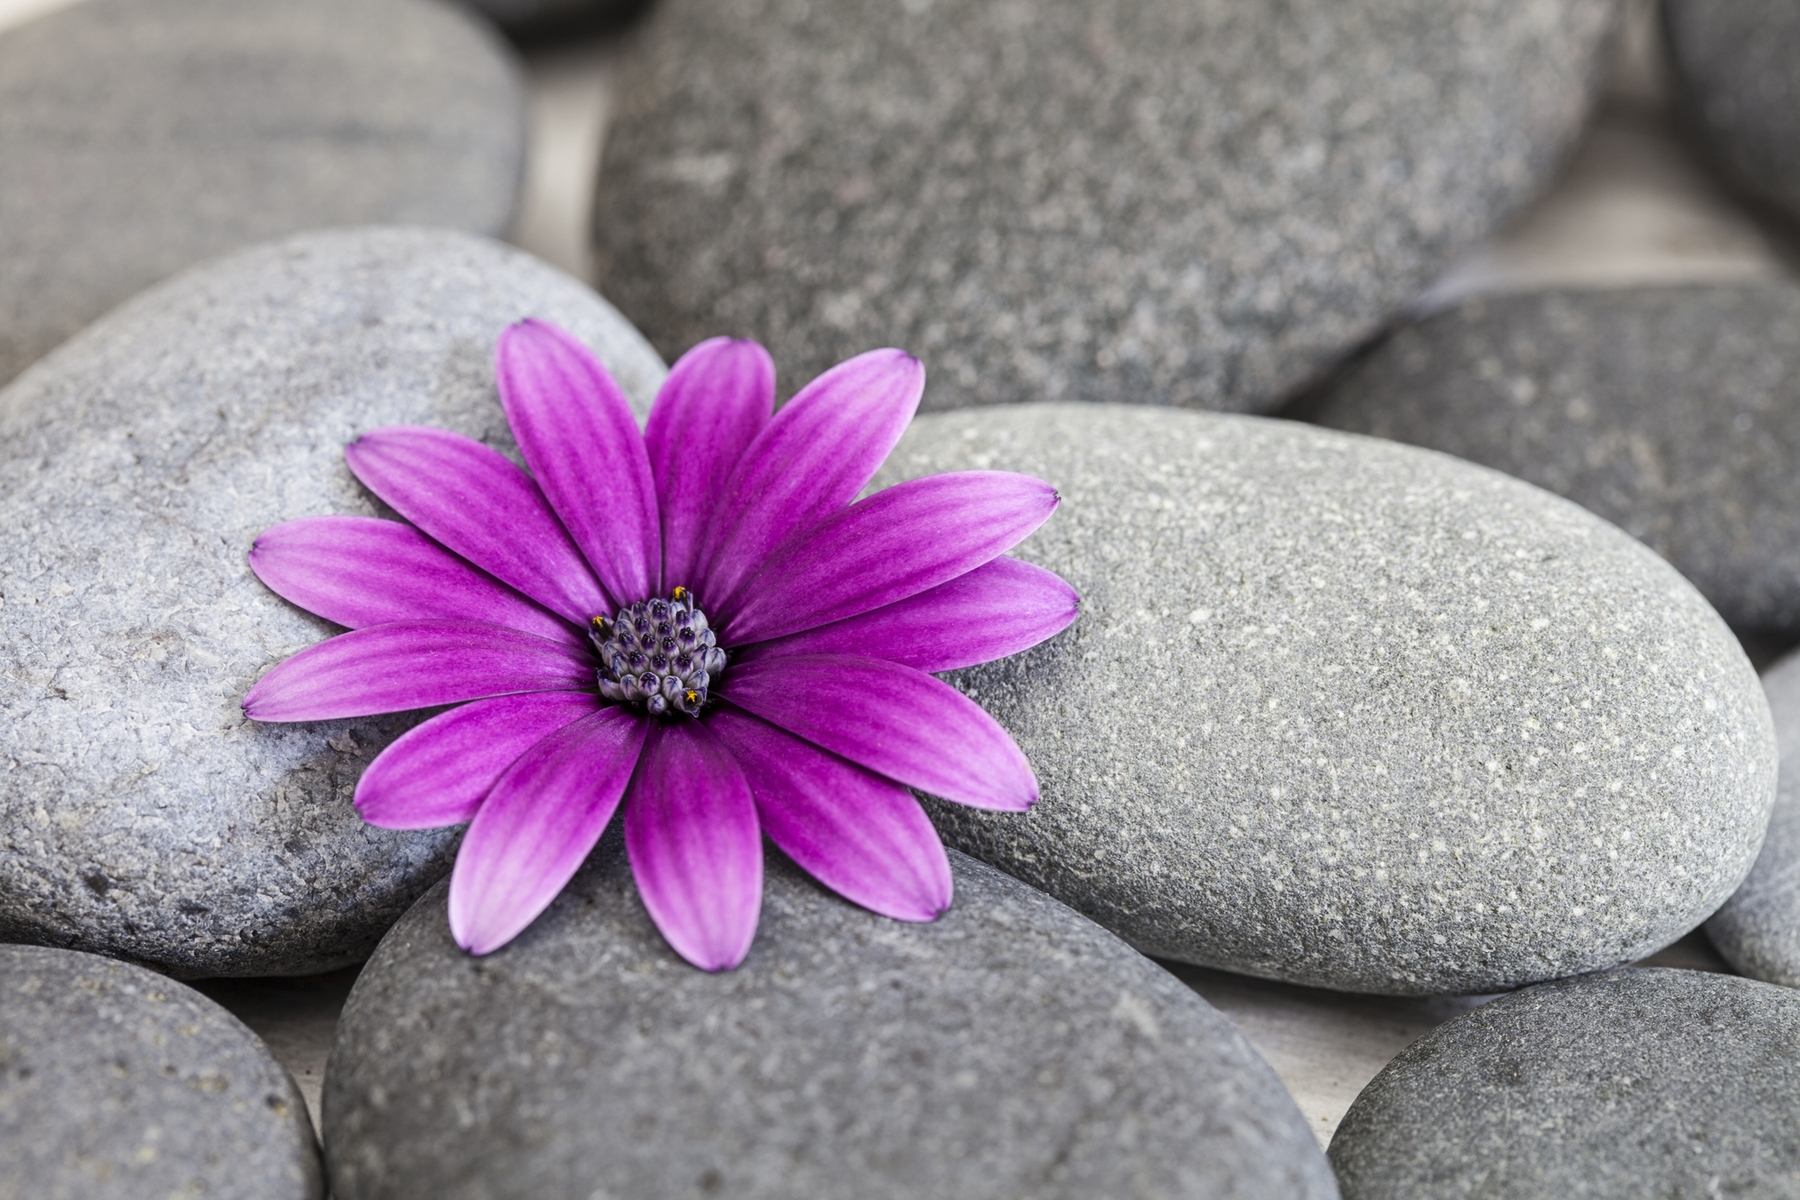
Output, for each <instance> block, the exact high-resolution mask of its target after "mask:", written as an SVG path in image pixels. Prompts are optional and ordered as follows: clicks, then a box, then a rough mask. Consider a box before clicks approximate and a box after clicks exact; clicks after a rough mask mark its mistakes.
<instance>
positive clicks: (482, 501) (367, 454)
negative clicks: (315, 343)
mask: <svg viewBox="0 0 1800 1200" xmlns="http://www.w3.org/2000/svg"><path fill="white" fill-rule="evenodd" d="M344 458H345V460H346V461H347V462H349V464H350V469H351V470H352V471H353V472H355V474H356V477H357V478H358V479H360V480H362V481H363V484H364V486H366V487H367V488H368V489H369V490H370V491H371V492H374V493H375V494H376V495H377V496H379V497H381V498H382V500H384V501H386V502H387V504H388V505H390V506H391V507H392V508H393V509H394V511H396V512H398V513H399V514H400V515H401V516H403V517H405V518H406V519H407V520H409V521H411V522H412V523H413V524H414V525H417V526H418V527H419V528H420V529H422V530H424V531H425V533H427V534H428V535H430V536H431V537H432V538H434V539H435V540H436V541H438V542H439V543H441V544H442V545H443V546H444V547H445V548H446V549H448V550H450V551H452V552H454V553H456V554H460V555H461V556H462V557H464V558H466V559H468V560H469V561H470V562H472V563H474V564H475V565H476V566H478V567H480V568H481V569H482V570H484V571H486V572H487V573H488V574H490V575H492V576H493V577H494V578H496V579H498V580H500V581H501V582H502V583H509V584H511V585H512V586H513V587H515V588H518V589H519V590H520V591H521V592H524V593H525V594H526V595H527V596H529V597H531V598H532V599H533V600H536V601H537V602H538V603H539V604H542V605H543V606H544V607H545V608H548V609H549V610H550V611H552V612H555V613H560V614H561V615H562V616H565V617H567V618H568V619H569V620H571V621H573V622H575V623H576V624H577V625H581V626H583V627H585V626H586V625H587V623H588V621H589V620H590V619H592V618H593V617H595V616H598V615H600V614H602V613H611V612H612V611H613V609H612V606H611V605H610V604H609V603H608V602H607V600H606V593H605V592H604V591H602V590H601V588H600V581H599V580H597V579H595V578H594V573H593V571H591V570H589V568H588V565H587V563H586V561H584V560H583V559H582V557H581V552H580V551H579V550H577V549H576V548H575V543H574V542H572V541H570V540H569V535H568V533H567V531H565V530H564V529H563V527H562V523H561V522H560V521H558V520H557V519H556V514H555V513H553V512H551V511H550V504H549V502H548V501H546V500H545V499H544V495H543V493H542V492H540V491H538V487H537V484H535V483H533V482H532V481H531V476H529V475H527V474H525V472H523V471H521V470H519V468H518V467H517V466H515V465H514V464H513V463H512V462H511V461H510V460H509V459H507V458H506V456H505V455H503V454H501V453H500V452H499V451H498V450H494V449H491V448H489V447H487V446H484V445H482V444H481V443H480V442H477V441H475V440H474V439H472V438H466V437H464V436H462V435H461V434H460V433H451V432H450V431H449V430H447V429H433V428H431V427H430V426H426V425H392V426H389V427H388V428H386V429H375V430H371V431H370V432H368V433H365V434H363V435H362V437H360V438H358V439H357V440H356V441H354V442H352V443H350V445H349V447H348V448H346V449H345V451H344Z"/></svg>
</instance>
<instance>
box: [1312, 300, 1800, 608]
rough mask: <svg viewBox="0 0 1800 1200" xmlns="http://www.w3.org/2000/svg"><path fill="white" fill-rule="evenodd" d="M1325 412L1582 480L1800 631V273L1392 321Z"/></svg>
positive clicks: (1694, 570)
mask: <svg viewBox="0 0 1800 1200" xmlns="http://www.w3.org/2000/svg"><path fill="white" fill-rule="evenodd" d="M1311 415H1312V416H1313V418H1314V419H1315V420H1317V421H1319V422H1320V423H1321V424H1324V425H1328V426H1332V427H1335V428H1338V429H1347V430H1351V431H1353V432H1356V433H1369V434H1374V435H1376V436H1377V437H1385V438H1394V439H1397V440H1399V441H1404V442H1411V443H1413V444H1415V445H1419V446H1429V447H1431V448H1432V449H1434V450H1443V451H1445V452H1447V453H1450V454H1454V455H1457V456H1458V457H1461V458H1467V459H1471V460H1473V461H1475V462H1479V463H1483V464H1486V465H1487V466H1490V467H1495V468H1497V469H1499V470H1501V471H1505V472H1506V473H1507V474H1509V475H1516V476H1518V477H1519V478H1520V479H1525V480H1529V481H1530V482H1532V483H1535V484H1537V485H1538V486H1539V487H1544V488H1548V489H1550V490H1551V491H1553V492H1556V493H1558V494H1559V495H1563V496H1567V497H1568V498H1569V499H1571V500H1574V501H1575V502H1576V503H1578V504H1580V505H1582V506H1583V507H1585V508H1588V509H1591V510H1592V511H1594V512H1596V513H1598V514H1599V515H1601V516H1602V517H1605V518H1606V519H1607V520H1609V521H1612V522H1614V523H1616V524H1618V525H1619V526H1621V527H1622V528H1624V530H1625V531H1626V532H1627V533H1630V534H1632V535H1634V536H1636V537H1638V538H1640V539H1642V540H1643V541H1644V542H1646V543H1648V544H1649V545H1650V546H1651V547H1652V548H1654V549H1655V550H1656V551H1657V553H1659V554H1661V555H1662V556H1663V557H1664V558H1666V559H1668V560H1669V561H1670V562H1671V563H1673V564H1674V565H1675V567H1676V569H1678V570H1679V571H1680V572H1681V573H1682V574H1683V575H1685V576H1687V577H1688V578H1689V579H1690V580H1692V581H1693V582H1694V585H1695V586H1696V587H1698V588H1699V589H1700V591H1701V592H1702V593H1703V594H1704V595H1705V596H1706V598H1707V599H1708V600H1710V601H1711V602H1712V603H1713V605H1714V606H1715V607H1716V608H1717V609H1718V610H1719V612H1720V614H1721V615H1722V616H1723V617H1724V618H1725V619H1726V621H1727V622H1729V623H1730V624H1731V625H1733V626H1734V627H1735V628H1738V629H1741V630H1745V631H1749V632H1761V633H1781V634H1788V635H1792V634H1795V633H1800V287H1795V286H1793V285H1791V284H1786V283H1773V284H1751V285H1743V286H1736V285H1733V286H1718V287H1670V288H1643V289H1632V290H1620V291H1591V292H1581V291H1574V292H1548V293H1538V294H1530V295H1516V296H1494V297H1488V298H1485V299H1479V300H1472V301H1469V302H1468V303H1466V304H1464V305H1463V306H1461V307H1460V308H1457V309H1455V310H1453V311H1451V312H1447V313H1443V314H1441V315H1438V316H1435V317H1432V318H1430V319H1429V320H1426V321H1423V322H1421V323H1419V324H1417V325H1413V326H1409V327H1407V328H1405V329H1402V330H1400V331H1399V332H1397V333H1396V334H1394V336H1393V337H1392V338H1390V339H1389V340H1388V341H1386V342H1385V343H1383V344H1382V345H1381V346H1380V347H1379V348H1378V349H1376V350H1375V351H1374V352H1373V353H1372V354H1371V355H1370V356H1369V357H1368V358H1367V360H1365V361H1364V362H1362V363H1359V364H1358V365H1357V366H1356V368H1355V369H1354V370H1352V371H1351V372H1350V373H1349V375H1348V377H1347V378H1346V379H1345V380H1344V381H1343V382H1342V383H1341V384H1339V385H1337V386H1335V387H1334V388H1333V389H1332V390H1331V392H1330V393H1329V394H1328V395H1327V396H1326V397H1325V398H1324V399H1323V400H1322V401H1321V402H1320V403H1319V407H1318V408H1317V409H1316V410H1314V411H1313V413H1312V414H1311Z"/></svg>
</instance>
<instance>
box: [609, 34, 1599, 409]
mask: <svg viewBox="0 0 1800 1200" xmlns="http://www.w3.org/2000/svg"><path fill="white" fill-rule="evenodd" d="M1615 8H1616V5H1615V4H1614V3H1613V0H1542V2H1540V3H1534V4H1531V5H1519V4H1515V3H1511V2H1509V0H1297V2H1295V3H1282V4H1278V3H1274V2H1273V0H1262V2H1250V3H1246V2H1244V0H1100V2H1094V0H1045V2H1040V3H1029V2H1025V0H905V2H904V3H902V4H900V5H899V6H898V7H896V6H895V5H894V4H893V3H891V2H889V0H858V2H853V0H838V2H836V3H830V4H824V3H811V2H810V0H734V2H732V3H719V2H718V0H666V2H664V3H662V4H659V5H658V7H657V9H656V10H655V12H654V13H653V15H652V16H651V18H650V19H649V21H648V28H647V30H646V33H645V36H644V40H643V42H642V43H640V45H639V46H638V47H637V48H636V50H635V51H634V53H633V55H632V56H631V57H630V59H629V60H628V61H627V62H626V63H625V64H624V73H623V76H622V81H621V86H620V89H619V92H618V112H617V115H616V117H615V119H614V126H613V128H612V130H611V131H610V132H609V133H608V135H607V142H606V152H605V166H604V169H603V171H602V173H601V178H600V191H599V198H598V209H597V214H596V224H595V229H596V234H597V238H598V243H599V246H598V248H599V262H600V278H601V279H602V281H603V282H602V287H603V290H605V291H606V292H607V294H608V295H609V296H612V297H613V299H614V301H615V302H616V303H617V304H618V305H619V307H620V309H621V311H623V312H624V313H625V314H626V315H627V316H629V317H631V318H632V319H633V320H634V321H635V322H637V324H638V325H639V327H640V328H642V329H643V330H644V331H645V333H646V334H647V335H648V336H649V337H650V340H651V341H652V342H653V343H655V344H656V346H657V347H658V349H660V350H661V351H662V352H663V353H664V354H665V355H672V354H674V353H676V352H678V351H679V350H684V349H685V348H686V347H688V346H689V345H692V344H693V343H695V342H697V341H699V340H700V339H702V338H705V337H710V336H713V335H715V334H719V333H734V334H741V335H745V336H750V337H756V338H758V339H760V340H762V341H763V342H765V343H766V344H767V345H768V346H769V347H770V349H771V350H772V351H773V352H774V355H775V361H776V362H777V363H778V364H780V366H781V370H782V372H783V379H784V387H785V389H786V390H789V391H791V390H793V389H794V388H796V387H798V386H799V385H800V384H802V383H804V382H805V381H806V380H807V379H809V378H811V377H812V376H813V375H814V374H816V373H818V372H819V371H822V370H824V369H825V368H827V367H829V366H830V365H832V364H833V363H835V362H837V361H839V360H841V359H844V358H848V357H850V356H851V355H852V354H855V353H858V352H860V351H863V350H866V349H868V348H870V347H872V346H882V345H897V346H904V347H906V348H907V349H909V350H911V351H913V352H914V353H916V354H918V355H919V356H920V357H921V358H923V359H924V360H925V361H926V362H928V363H930V364H931V365H932V367H933V369H934V370H935V371H936V372H937V375H938V379H939V381H940V386H939V387H938V388H937V389H936V390H935V392H934V394H933V398H932V400H931V401H930V402H929V403H932V404H935V405H937V406H940V407H961V406H964V405H968V404H980V403H999V402H1013V401H1029V400H1105V401H1111V400H1117V399H1119V398H1121V397H1127V398H1130V399H1133V400H1136V401H1138V402H1141V403H1168V404H1179V405H1189V406H1200V407H1204V408H1215V409H1226V410H1258V411H1260V410H1267V409H1269V408H1272V407H1273V406H1275V405H1276V404H1277V403H1279V402H1280V401H1281V400H1282V398H1283V397H1284V396H1286V395H1287V394H1288V393H1289V392H1291V391H1292V390H1293V389H1295V388H1296V387H1298V386H1300V385H1302V384H1304V383H1306V382H1308V381H1309V380H1311V379H1312V378H1314V377H1315V376H1316V375H1318V374H1319V373H1320V372H1321V371H1322V370H1323V369H1324V368H1325V367H1327V366H1328V365H1329V364H1330V363H1332V362H1333V361H1334V360H1336V359H1337V358H1338V357H1339V356H1340V355H1341V354H1343V353H1344V352H1345V351H1347V350H1348V349H1350V348H1351V347H1353V346H1355V345H1357V344H1358V343H1360V342H1361V341H1362V340H1363V339H1365V338H1367V337H1368V336H1369V335H1371V334H1372V333H1374V332H1375V331H1376V330H1377V329H1378V328H1379V327H1381V326H1382V325H1383V324H1384V323H1385V322H1386V321H1387V320H1388V319H1389V318H1390V317H1391V316H1392V314H1393V313H1394V312H1395V311H1396V310H1397V309H1398V307H1399V306H1401V305H1402V304H1404V303H1405V302H1406V301H1407V300H1408V299H1410V298H1411V297H1412V296H1413V295H1414V294H1415V293H1416V292H1417V291H1418V290H1419V289H1420V288H1421V287H1423V286H1424V285H1425V284H1426V283H1427V282H1428V281H1429V280H1431V279H1432V278H1433V277H1434V276H1435V275H1436V274H1437V273H1438V272H1440V271H1441V270H1442V269H1443V268H1444V267H1445V266H1446V265H1447V263H1448V261H1449V259H1450V258H1451V257H1452V256H1453V255H1455V254H1456V253H1457V252H1459V251H1460V250H1461V249H1462V248H1465V247H1467V246H1469V245H1471V244H1473V243H1474V242H1476V241H1479V240H1480V239H1481V238H1483V237H1485V236H1486V235H1487V234H1489V233H1490V232H1491V231H1492V230H1493V229H1494V228H1495V227H1496V225H1497V223H1498V222H1499V221H1500V220H1501V219H1502V218H1503V217H1505V216H1506V215H1507V214H1508V213H1511V212H1512V211H1514V210H1515V209H1516V208H1517V207H1518V206H1519V205H1520V204H1521V202H1522V201H1524V200H1525V199H1527V198H1529V197H1531V196H1533V195H1535V194H1536V193H1537V192H1538V191H1539V190H1540V189H1541V188H1542V187H1543V186H1544V185H1545V183H1546V181H1547V180H1548V178H1549V176H1550V174H1551V172H1552V168H1553V167H1554V166H1555V165H1556V164H1557V163H1558V162H1559V161H1560V159H1561V157H1562V154H1563V151H1564V150H1565V149H1566V148H1567V147H1568V146H1569V145H1570V143H1571V142H1572V140H1573V139H1574V137H1575V135H1576V134H1577V132H1578V131H1579V129H1580V128H1581V125H1582V122H1583V119H1584V117H1585V115H1586V113H1587V111H1588V107H1589V102H1590V99H1591V97H1592V95H1593V93H1594V85H1595V81H1596V78H1597V70H1596V68H1597V65H1598V63H1599V59H1600V55H1599V53H1598V50H1599V48H1600V47H1601V45H1602V44H1603V42H1604V41H1605V37H1604V35H1605V34H1606V32H1607V30H1608V29H1609V27H1610V26H1611V24H1612V18H1613V14H1614V11H1615ZM946 382H947V383H948V384H949V386H943V384H944V383H946Z"/></svg>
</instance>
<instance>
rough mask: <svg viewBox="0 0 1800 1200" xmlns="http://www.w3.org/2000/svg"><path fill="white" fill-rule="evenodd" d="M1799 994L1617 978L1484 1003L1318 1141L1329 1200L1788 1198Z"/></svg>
mask: <svg viewBox="0 0 1800 1200" xmlns="http://www.w3.org/2000/svg"><path fill="white" fill-rule="evenodd" d="M1796 1112H1800V994H1796V993H1794V992H1792V991H1788V990H1787V989H1785V988H1778V987H1770V986H1769V985H1768V984H1766V983H1757V982H1755V981H1754V980H1749V979H1739V978H1736V977H1735V976H1731V975H1716V974H1712V973H1710V972H1706V971H1679V970H1667V969H1633V968H1628V969H1626V970H1622V971H1609V972H1607V973H1605V974H1601V975H1590V976H1587V977H1585V978H1582V979H1570V980H1565V981H1562V982H1559V983H1547V984H1544V985H1543V986H1541V987H1534V988H1531V989H1530V990H1528V991H1524V992H1520V993H1518V994H1517V995H1513V996H1507V997H1504V998H1502V999H1499V1000H1495V1001H1493V1002H1492V1003H1489V1004H1486V1005H1483V1006H1482V1007H1481V1008H1478V1009H1476V1010H1475V1011H1474V1012H1472V1013H1469V1014H1468V1015H1467V1016H1464V1017H1459V1018H1458V1019H1456V1020H1455V1021H1452V1022H1450V1023H1449V1024H1447V1025H1441V1026H1439V1027H1438V1028H1437V1029H1435V1030H1433V1031H1432V1032H1430V1033H1428V1034H1426V1035H1425V1036H1424V1037H1422V1038H1420V1039H1419V1040H1418V1041H1416V1042H1414V1043H1413V1044H1412V1045H1411V1046H1409V1047H1407V1049H1406V1050H1405V1051H1404V1052H1402V1053H1401V1055H1400V1056H1399V1057H1398V1058H1396V1059H1394V1061H1393V1062H1391V1063H1389V1064H1388V1065H1387V1067H1386V1068H1385V1069H1384V1070H1383V1071H1382V1072H1381V1074H1379V1075H1377V1076H1376V1077H1375V1079H1374V1080H1373V1082H1371V1083H1370V1084H1369V1086H1368V1087H1366V1088H1364V1089H1363V1092H1362V1094H1361V1095H1360V1096H1358V1097H1357V1098H1356V1103H1355V1104H1353V1105H1351V1106H1350V1111H1349V1112H1348V1113H1346V1114H1345V1115H1344V1120H1343V1123H1342V1124H1341V1125H1339V1126H1338V1131H1337V1135H1336V1136H1335V1137H1333V1138H1332V1140H1331V1163H1332V1166H1334V1167H1336V1168H1337V1173H1338V1181H1339V1183H1340V1185H1341V1186H1342V1187H1343V1189H1344V1200H1464V1198H1467V1200H1475V1198H1477V1197H1479V1198H1480V1200H1543V1198H1544V1197H1548V1196H1579V1197H1583V1200H1645V1198H1647V1197H1652V1196H1654V1197H1659V1198H1661V1197H1667V1198H1669V1200H1708V1198H1709V1197H1720V1196H1733V1197H1745V1198H1746V1200H1749V1198H1754V1200H1790V1198H1791V1197H1795V1196H1800V1134H1797V1133H1796V1127H1795V1122H1794V1114H1795V1113H1796Z"/></svg>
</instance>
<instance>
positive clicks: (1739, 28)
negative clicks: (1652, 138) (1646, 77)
mask: <svg viewBox="0 0 1800 1200" xmlns="http://www.w3.org/2000/svg"><path fill="white" fill-rule="evenodd" d="M1663 24H1664V26H1665V28H1666V29H1667V31H1668V41H1669V51H1670V54H1669V57H1670V60H1671V62H1672V63H1673V64H1674V68H1675V71H1674V74H1675V80H1676V84H1677V88H1678V91H1679V94H1680V96H1681V98H1682V100H1683V102H1684V107H1685V108H1686V109H1687V112H1688V116H1689V118H1690V120H1691V121H1692V123H1693V124H1694V126H1695V127H1696V129H1697V131H1698V133H1699V135H1700V139H1701V141H1702V142H1704V143H1705V145H1706V146H1707V148H1708V149H1709V150H1710V151H1711V152H1712V155H1713V157H1714V159H1715V160H1716V161H1717V162H1718V163H1719V165H1720V166H1721V167H1722V168H1723V169H1724V171H1725V173H1726V174H1727V175H1729V176H1730V177H1731V179H1732V181H1733V182H1734V183H1736V184H1737V186H1738V187H1739V188H1741V189H1743V190H1744V191H1745V192H1747V193H1749V194H1750V195H1751V196H1752V197H1754V198H1756V199H1758V200H1761V201H1763V202H1765V203H1768V204H1772V205H1774V206H1776V207H1777V208H1780V209H1782V210H1784V211H1785V212H1787V213H1788V214H1789V215H1790V216H1794V217H1800V5H1795V4H1794V3H1793V2H1792V0H1663Z"/></svg>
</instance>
